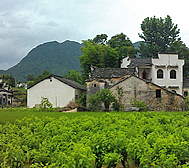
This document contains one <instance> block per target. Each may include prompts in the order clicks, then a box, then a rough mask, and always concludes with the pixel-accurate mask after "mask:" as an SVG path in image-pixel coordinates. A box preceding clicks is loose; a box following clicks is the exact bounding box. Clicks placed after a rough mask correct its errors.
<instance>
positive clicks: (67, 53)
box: [0, 40, 140, 82]
mask: <svg viewBox="0 0 189 168" xmlns="http://www.w3.org/2000/svg"><path fill="white" fill-rule="evenodd" d="M139 43H140V41H138V42H135V43H133V45H134V47H135V49H137V48H138V45H139ZM82 46H83V43H79V42H76V41H71V40H66V41H64V42H61V43H59V42H57V41H49V42H45V43H42V44H39V45H37V46H36V47H34V48H33V49H31V50H30V51H29V52H28V54H27V55H26V56H25V57H24V58H23V59H22V60H21V61H20V62H19V63H17V64H16V65H14V66H13V67H11V68H9V69H7V70H0V74H2V73H4V74H9V75H12V76H13V77H14V78H16V81H17V82H18V81H19V80H20V81H22V82H26V77H27V75H28V74H33V75H34V76H37V75H39V74H42V73H43V71H44V70H46V71H49V72H50V73H52V74H55V75H59V76H64V75H65V74H66V73H67V72H69V71H70V70H71V69H74V70H77V71H79V72H80V71H81V68H80V61H79V56H81V55H82V51H81V50H80V48H81V47H82Z"/></svg>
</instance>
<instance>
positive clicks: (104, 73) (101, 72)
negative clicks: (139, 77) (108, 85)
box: [91, 68, 134, 79]
mask: <svg viewBox="0 0 189 168" xmlns="http://www.w3.org/2000/svg"><path fill="white" fill-rule="evenodd" d="M133 73H134V69H133V68H94V70H93V71H91V78H96V79H99V78H102V79H110V78H119V77H122V76H125V75H131V74H133Z"/></svg>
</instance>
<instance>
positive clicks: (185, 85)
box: [183, 77, 189, 87]
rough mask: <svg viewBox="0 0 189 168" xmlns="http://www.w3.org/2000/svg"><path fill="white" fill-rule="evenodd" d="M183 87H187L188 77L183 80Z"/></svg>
mask: <svg viewBox="0 0 189 168" xmlns="http://www.w3.org/2000/svg"><path fill="white" fill-rule="evenodd" d="M183 85H184V87H189V77H184V78H183Z"/></svg>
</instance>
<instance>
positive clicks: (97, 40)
mask: <svg viewBox="0 0 189 168" xmlns="http://www.w3.org/2000/svg"><path fill="white" fill-rule="evenodd" d="M107 38H108V36H107V34H100V35H97V36H96V37H95V38H94V39H93V40H92V41H93V42H94V43H96V44H106V42H107Z"/></svg>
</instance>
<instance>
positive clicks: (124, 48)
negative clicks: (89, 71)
mask: <svg viewBox="0 0 189 168" xmlns="http://www.w3.org/2000/svg"><path fill="white" fill-rule="evenodd" d="M108 44H109V45H110V47H111V48H114V49H116V51H118V55H119V57H118V58H119V67H120V66H121V61H122V58H123V56H127V55H129V56H130V57H134V56H135V54H136V50H135V49H134V45H133V44H132V42H131V40H130V39H129V38H128V37H127V36H126V35H125V34H123V33H120V34H117V35H115V36H112V37H111V39H110V40H109V41H108Z"/></svg>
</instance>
